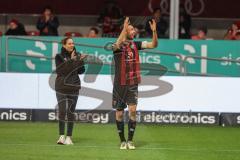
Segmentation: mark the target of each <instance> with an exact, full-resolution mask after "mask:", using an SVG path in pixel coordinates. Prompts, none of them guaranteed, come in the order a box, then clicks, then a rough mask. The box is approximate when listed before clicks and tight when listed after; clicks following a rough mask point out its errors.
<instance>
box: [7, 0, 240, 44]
mask: <svg viewBox="0 0 240 160" xmlns="http://www.w3.org/2000/svg"><path fill="white" fill-rule="evenodd" d="M152 19H155V21H156V22H157V34H158V37H159V38H169V16H168V15H165V14H162V12H161V9H160V8H155V9H154V10H153V13H152V15H151V16H150V17H149V18H147V19H146V20H145V22H144V23H145V24H144V25H143V24H141V25H139V24H136V25H134V24H133V25H134V26H135V30H136V33H137V34H136V38H147V37H151V35H152V31H151V29H150V26H149V22H150V21H151V20H152ZM123 20H124V14H123V12H122V9H121V8H120V7H119V6H118V4H117V2H116V1H112V0H108V1H106V2H105V7H104V8H103V9H102V11H101V12H100V14H99V18H98V20H97V23H96V26H93V27H89V31H88V33H87V34H86V35H84V34H82V33H79V32H67V33H65V34H64V35H65V36H74V37H88V38H96V37H117V36H118V35H119V33H120V32H121V27H122V24H123ZM191 23H192V20H191V16H190V15H188V13H187V12H186V10H185V8H184V6H182V5H180V10H179V36H178V37H179V39H192V40H208V39H213V38H211V37H208V28H207V27H206V26H204V25H202V26H199V27H198V28H197V29H195V30H194V31H193V29H192V28H191ZM59 26H60V23H59V20H58V17H57V16H56V15H55V13H54V11H53V9H52V8H51V7H50V6H47V7H44V9H43V11H42V14H41V16H40V17H39V18H38V20H37V22H36V30H35V31H26V30H25V26H24V24H22V23H21V22H19V21H18V20H17V19H12V20H10V22H9V24H8V29H7V31H6V32H5V35H20V36H24V35H30V36H58V35H59V34H58V28H59ZM222 39H225V40H240V21H236V22H233V24H232V25H231V26H230V27H229V29H227V31H226V34H225V36H224V37H223V38H222Z"/></svg>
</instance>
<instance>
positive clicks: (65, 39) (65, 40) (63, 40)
mask: <svg viewBox="0 0 240 160" xmlns="http://www.w3.org/2000/svg"><path fill="white" fill-rule="evenodd" d="M69 39H72V37H70V36H69V37H65V38H63V39H62V41H61V42H62V45H65V44H67V41H68V40H69Z"/></svg>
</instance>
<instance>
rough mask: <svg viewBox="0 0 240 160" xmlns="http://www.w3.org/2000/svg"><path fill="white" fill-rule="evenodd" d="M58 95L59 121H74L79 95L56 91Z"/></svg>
mask: <svg viewBox="0 0 240 160" xmlns="http://www.w3.org/2000/svg"><path fill="white" fill-rule="evenodd" d="M56 96H57V101H58V107H57V111H58V119H59V121H68V122H73V121H74V120H75V115H74V112H75V109H76V105H77V100H78V95H70V94H61V93H56ZM66 116H67V118H66Z"/></svg>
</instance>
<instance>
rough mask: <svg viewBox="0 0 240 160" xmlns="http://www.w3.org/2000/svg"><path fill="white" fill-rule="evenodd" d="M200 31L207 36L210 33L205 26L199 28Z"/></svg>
mask: <svg viewBox="0 0 240 160" xmlns="http://www.w3.org/2000/svg"><path fill="white" fill-rule="evenodd" d="M198 30H199V31H202V32H204V33H205V34H207V32H208V29H207V27H205V26H202V27H199V28H198Z"/></svg>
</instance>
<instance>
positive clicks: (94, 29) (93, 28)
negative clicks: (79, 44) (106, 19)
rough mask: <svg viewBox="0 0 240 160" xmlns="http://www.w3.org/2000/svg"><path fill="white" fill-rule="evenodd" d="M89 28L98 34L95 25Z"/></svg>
mask: <svg viewBox="0 0 240 160" xmlns="http://www.w3.org/2000/svg"><path fill="white" fill-rule="evenodd" d="M90 30H93V31H94V32H95V33H96V34H98V32H99V31H98V29H97V28H96V27H92V28H90Z"/></svg>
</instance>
